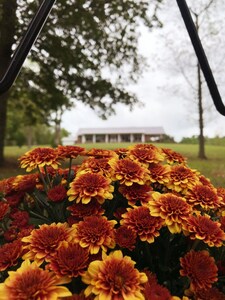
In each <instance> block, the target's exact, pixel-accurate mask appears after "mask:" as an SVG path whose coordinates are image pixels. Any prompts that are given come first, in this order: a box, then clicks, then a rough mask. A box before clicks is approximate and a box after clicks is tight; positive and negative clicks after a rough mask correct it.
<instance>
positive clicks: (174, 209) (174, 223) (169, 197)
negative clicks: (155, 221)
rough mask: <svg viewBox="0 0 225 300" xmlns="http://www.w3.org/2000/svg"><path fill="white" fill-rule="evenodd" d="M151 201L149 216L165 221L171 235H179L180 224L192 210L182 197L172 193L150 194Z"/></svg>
mask: <svg viewBox="0 0 225 300" xmlns="http://www.w3.org/2000/svg"><path fill="white" fill-rule="evenodd" d="M152 198H153V200H152V201H149V203H148V207H149V209H150V214H151V216H154V217H160V218H162V219H163V220H165V224H166V225H167V227H168V229H169V231H170V232H171V233H180V232H181V229H182V224H183V223H185V220H186V218H187V217H188V216H189V215H190V213H191V211H192V208H191V206H190V205H189V204H188V203H187V202H186V200H185V199H184V198H182V197H179V196H176V195H174V194H172V193H167V194H160V193H157V192H155V193H152Z"/></svg>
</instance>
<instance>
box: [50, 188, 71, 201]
mask: <svg viewBox="0 0 225 300" xmlns="http://www.w3.org/2000/svg"><path fill="white" fill-rule="evenodd" d="M47 196H48V199H49V200H51V201H52V202H61V201H63V200H65V199H66V198H67V190H66V188H65V187H64V186H63V185H62V184H59V185H56V186H54V187H53V188H51V189H50V190H49V191H48V193H47Z"/></svg>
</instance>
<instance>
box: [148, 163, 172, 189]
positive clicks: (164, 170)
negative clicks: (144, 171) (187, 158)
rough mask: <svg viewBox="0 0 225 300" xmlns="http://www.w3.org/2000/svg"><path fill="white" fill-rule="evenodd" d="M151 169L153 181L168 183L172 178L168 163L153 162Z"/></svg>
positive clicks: (151, 179)
mask: <svg viewBox="0 0 225 300" xmlns="http://www.w3.org/2000/svg"><path fill="white" fill-rule="evenodd" d="M149 171H150V181H151V182H152V183H155V182H157V183H160V184H167V183H168V182H169V180H170V167H169V166H167V165H160V164H151V165H150V166H149Z"/></svg>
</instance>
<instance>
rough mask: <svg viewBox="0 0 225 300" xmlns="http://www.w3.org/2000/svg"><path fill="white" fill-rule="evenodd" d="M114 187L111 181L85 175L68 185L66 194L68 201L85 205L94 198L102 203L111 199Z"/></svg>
mask: <svg viewBox="0 0 225 300" xmlns="http://www.w3.org/2000/svg"><path fill="white" fill-rule="evenodd" d="M113 191H114V187H113V186H112V185H111V180H110V179H108V178H106V177H104V176H102V175H100V174H92V173H86V174H82V175H80V176H78V177H77V178H75V179H74V180H73V181H72V182H71V183H70V189H69V190H68V192H67V195H68V196H69V201H73V200H76V202H77V203H78V202H80V201H81V202H82V203H84V204H87V203H89V202H90V201H91V199H93V198H95V199H97V200H98V202H99V203H101V204H102V203H103V202H104V201H105V200H106V199H112V198H113V194H112V192H113Z"/></svg>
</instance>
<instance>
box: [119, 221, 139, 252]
mask: <svg viewBox="0 0 225 300" xmlns="http://www.w3.org/2000/svg"><path fill="white" fill-rule="evenodd" d="M136 238H137V234H136V232H135V231H134V230H133V229H131V228H129V227H127V226H120V227H119V228H117V229H116V237H115V241H116V244H117V245H119V246H120V247H121V248H127V249H129V250H130V251H132V250H134V248H135V243H136Z"/></svg>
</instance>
